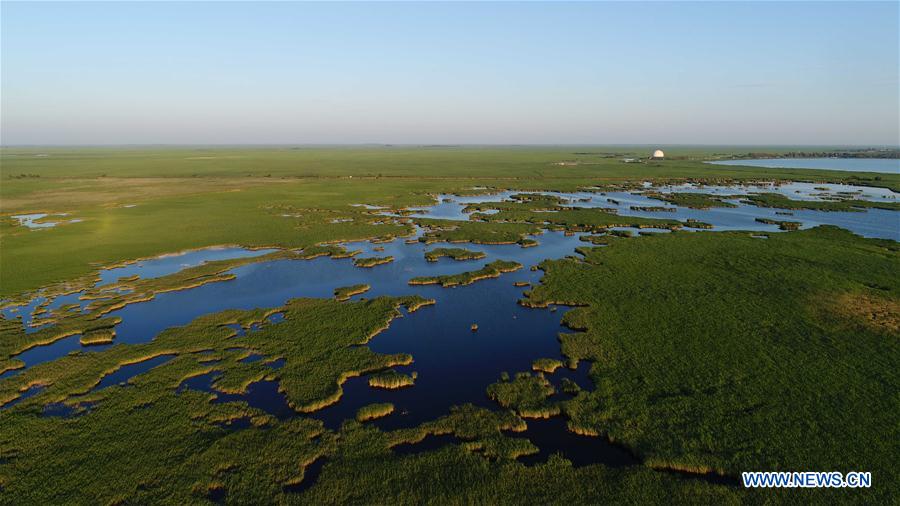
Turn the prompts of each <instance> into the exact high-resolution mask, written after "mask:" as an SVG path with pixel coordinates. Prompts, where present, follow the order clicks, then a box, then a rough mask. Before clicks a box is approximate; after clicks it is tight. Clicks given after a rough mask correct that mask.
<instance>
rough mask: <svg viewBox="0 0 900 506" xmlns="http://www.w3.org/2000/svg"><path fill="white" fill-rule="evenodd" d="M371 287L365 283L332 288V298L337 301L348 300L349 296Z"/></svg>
mask: <svg viewBox="0 0 900 506" xmlns="http://www.w3.org/2000/svg"><path fill="white" fill-rule="evenodd" d="M371 288H372V287H371V286H369V285H367V284H359V285H351V286H342V287H340V288H335V289H334V298H335V299H337V300H339V301H345V300H350V297H353V296H354V295H359V294H361V293H366V292H368V291H369V290H370V289H371Z"/></svg>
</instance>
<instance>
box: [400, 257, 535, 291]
mask: <svg viewBox="0 0 900 506" xmlns="http://www.w3.org/2000/svg"><path fill="white" fill-rule="evenodd" d="M521 268H522V264H520V263H518V262H508V261H505V260H496V261H494V262H491V263H489V264H487V265H485V266H484V267H482V268H481V269H478V270H477V271H469V272H463V273H460V274H449V275H445V276H422V277H418V278H412V279H410V280H409V284H411V285H441V286H443V287H451V286H460V285H469V284H472V283H474V282H476V281H478V280H481V279H489V278H496V277H500V275H501V274H503V273H504V272H513V271H517V270H519V269H521Z"/></svg>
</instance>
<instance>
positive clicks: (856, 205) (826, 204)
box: [742, 193, 900, 211]
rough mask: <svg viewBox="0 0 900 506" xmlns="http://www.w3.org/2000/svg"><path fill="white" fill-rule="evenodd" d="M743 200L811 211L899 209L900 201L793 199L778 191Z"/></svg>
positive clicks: (757, 204) (756, 203) (779, 207)
mask: <svg viewBox="0 0 900 506" xmlns="http://www.w3.org/2000/svg"><path fill="white" fill-rule="evenodd" d="M742 198H743V202H744V203H746V204H752V205H754V206H758V207H774V208H778V209H811V210H813V211H864V210H865V209H871V208H874V209H886V210H888V211H900V202H884V201H870V200H854V199H850V198H837V199H835V200H793V199H790V198H788V197H785V196H784V195H782V194H780V193H759V194H754V195H746V196H743V197H742Z"/></svg>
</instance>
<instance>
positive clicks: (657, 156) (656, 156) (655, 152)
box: [650, 149, 666, 160]
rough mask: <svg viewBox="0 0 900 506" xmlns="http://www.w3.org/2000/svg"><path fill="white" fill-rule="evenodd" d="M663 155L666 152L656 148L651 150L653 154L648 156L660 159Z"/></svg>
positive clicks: (664, 155)
mask: <svg viewBox="0 0 900 506" xmlns="http://www.w3.org/2000/svg"><path fill="white" fill-rule="evenodd" d="M665 157H666V154H665V153H663V150H661V149H657V150H656V151H654V152H653V156H651V157H650V158H651V159H653V160H662V159H664V158H665Z"/></svg>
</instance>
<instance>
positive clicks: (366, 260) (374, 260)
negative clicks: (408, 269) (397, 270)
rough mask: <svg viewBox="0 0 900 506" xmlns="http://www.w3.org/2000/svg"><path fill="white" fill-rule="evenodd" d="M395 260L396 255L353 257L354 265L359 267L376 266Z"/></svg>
mask: <svg viewBox="0 0 900 506" xmlns="http://www.w3.org/2000/svg"><path fill="white" fill-rule="evenodd" d="M393 261H394V257H392V256H386V257H357V258H354V259H353V265H355V266H357V267H375V266H376V265H381V264H389V263H391V262H393Z"/></svg>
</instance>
